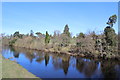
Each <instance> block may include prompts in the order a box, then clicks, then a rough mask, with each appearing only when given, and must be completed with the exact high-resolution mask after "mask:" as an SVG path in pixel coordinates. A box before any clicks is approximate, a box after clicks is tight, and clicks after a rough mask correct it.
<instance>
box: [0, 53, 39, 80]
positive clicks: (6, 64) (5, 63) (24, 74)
mask: <svg viewBox="0 0 120 80" xmlns="http://www.w3.org/2000/svg"><path fill="white" fill-rule="evenodd" d="M1 58H2V78H38V77H36V76H35V75H33V74H32V73H30V72H28V71H27V70H26V69H24V68H23V67H22V66H20V65H19V64H17V63H16V62H14V61H10V60H9V59H4V58H3V57H2V55H1V54H0V59H1ZM0 66H1V64H0ZM0 68H1V67H0Z"/></svg>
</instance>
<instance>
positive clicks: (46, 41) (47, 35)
mask: <svg viewBox="0 0 120 80" xmlns="http://www.w3.org/2000/svg"><path fill="white" fill-rule="evenodd" d="M49 42H50V36H49V34H48V32H47V31H46V36H45V44H48V43H49Z"/></svg>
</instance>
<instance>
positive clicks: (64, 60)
mask: <svg viewBox="0 0 120 80" xmlns="http://www.w3.org/2000/svg"><path fill="white" fill-rule="evenodd" d="M69 60H70V56H66V55H54V56H53V65H54V67H55V69H63V71H64V73H65V75H67V72H68V68H69Z"/></svg>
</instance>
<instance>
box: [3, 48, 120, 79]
mask: <svg viewBox="0 0 120 80" xmlns="http://www.w3.org/2000/svg"><path fill="white" fill-rule="evenodd" d="M2 55H3V56H4V58H7V59H8V58H9V59H10V60H11V61H16V62H17V63H18V64H20V65H21V66H23V67H24V68H25V69H27V70H28V71H29V72H31V73H32V74H34V75H36V76H37V77H40V78H117V79H120V62H117V61H113V60H108V61H95V60H91V59H86V58H81V57H73V56H69V55H65V54H57V53H44V52H41V51H35V50H29V49H25V48H17V47H8V46H4V47H3V48H2ZM13 66H14V65H13Z"/></svg>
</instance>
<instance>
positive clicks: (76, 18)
mask: <svg viewBox="0 0 120 80" xmlns="http://www.w3.org/2000/svg"><path fill="white" fill-rule="evenodd" d="M113 14H116V15H117V16H118V3H117V2H3V3H2V33H6V34H9V35H10V34H13V33H14V32H15V31H19V32H20V33H22V34H27V33H30V30H33V32H34V33H36V32H41V33H45V32H46V31H48V33H49V34H52V35H53V33H54V31H55V30H59V31H60V32H61V33H62V32H63V30H64V26H65V25H66V24H68V26H69V29H70V32H71V33H72V35H76V34H78V33H80V32H83V33H87V32H88V31H95V32H96V33H98V34H99V33H101V32H103V31H104V28H105V27H106V26H107V24H106V22H107V21H108V18H109V17H110V16H112V15H113ZM113 28H114V29H115V31H116V33H118V22H117V23H116V24H115V25H114V27H113Z"/></svg>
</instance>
